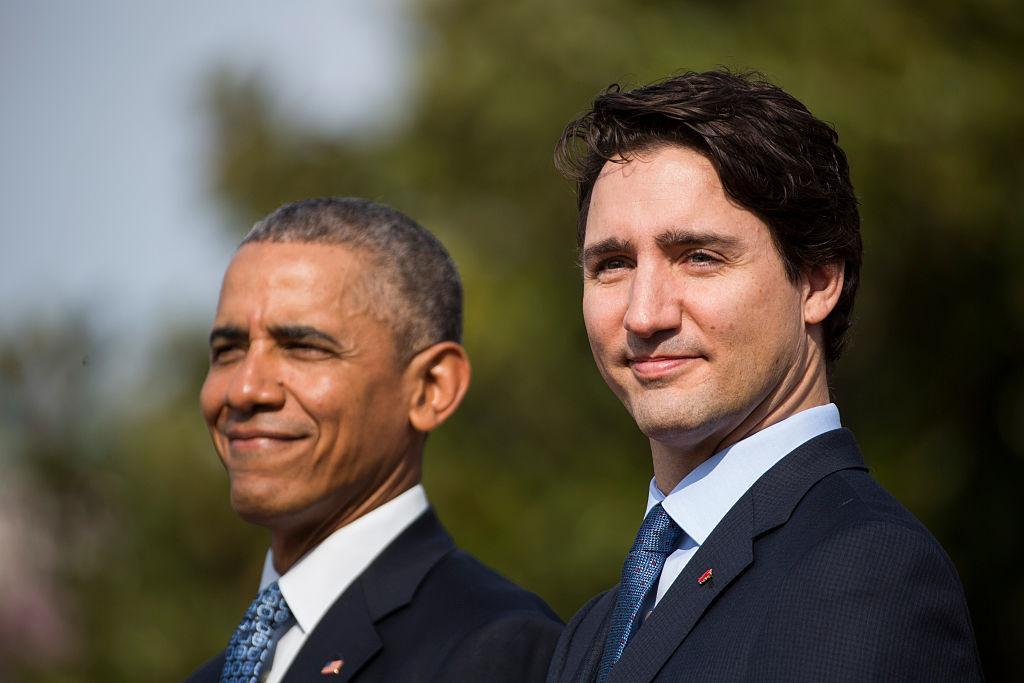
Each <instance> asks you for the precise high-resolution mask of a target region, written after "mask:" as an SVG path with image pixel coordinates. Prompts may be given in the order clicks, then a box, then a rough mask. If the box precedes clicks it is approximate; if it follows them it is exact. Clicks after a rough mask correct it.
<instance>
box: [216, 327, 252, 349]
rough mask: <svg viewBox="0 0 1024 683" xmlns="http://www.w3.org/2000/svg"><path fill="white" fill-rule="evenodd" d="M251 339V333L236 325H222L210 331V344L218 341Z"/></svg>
mask: <svg viewBox="0 0 1024 683" xmlns="http://www.w3.org/2000/svg"><path fill="white" fill-rule="evenodd" d="M248 340H249V333H248V332H246V331H245V330H243V329H242V328H241V327H237V326H235V325H222V326H221V327H215V328H213V329H212V330H211V331H210V346H213V343H214V342H216V341H228V342H244V341H248Z"/></svg>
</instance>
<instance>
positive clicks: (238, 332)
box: [210, 325, 341, 346]
mask: <svg viewBox="0 0 1024 683" xmlns="http://www.w3.org/2000/svg"><path fill="white" fill-rule="evenodd" d="M270 334H271V336H272V337H274V339H275V340H277V341H279V342H281V341H290V342H297V341H309V340H311V339H319V340H320V341H324V342H328V343H330V344H333V345H335V346H341V344H340V343H338V340H337V339H335V338H334V337H333V336H331V335H329V334H327V333H326V332H324V331H323V330H318V329H317V328H315V327H312V326H311V325H274V326H272V327H271V328H270ZM217 341H226V342H247V341H249V333H248V332H247V331H246V330H243V329H242V328H241V327H238V326H237V325H223V326H220V327H215V328H213V330H212V331H211V332H210V345H211V346H212V345H213V344H214V342H217Z"/></svg>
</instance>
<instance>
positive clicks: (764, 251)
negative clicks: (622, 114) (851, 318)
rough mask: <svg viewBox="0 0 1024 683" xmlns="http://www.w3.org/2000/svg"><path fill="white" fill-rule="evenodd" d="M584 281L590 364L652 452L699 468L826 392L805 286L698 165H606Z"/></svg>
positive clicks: (654, 155)
mask: <svg viewBox="0 0 1024 683" xmlns="http://www.w3.org/2000/svg"><path fill="white" fill-rule="evenodd" d="M583 270H584V286H583V317H584V321H585V323H586V327H587V334H588V336H589V338H590V345H591V348H592V350H593V353H594V359H595V360H596V362H597V366H598V369H599V370H600V372H601V374H602V375H603V376H604V379H605V381H606V382H607V383H608V385H609V386H610V387H611V389H612V391H614V392H615V394H616V395H617V396H618V397H619V399H620V400H621V401H622V402H623V404H624V405H625V406H626V409H627V410H628V411H629V412H630V414H631V415H632V416H633V418H634V419H635V420H636V422H637V425H638V426H639V427H640V429H641V431H643V432H644V434H646V435H647V436H648V437H649V438H650V439H651V440H652V446H654V445H656V444H662V445H664V446H667V447H671V448H675V449H683V450H687V449H688V450H691V451H692V450H693V449H695V448H696V449H699V448H701V447H704V448H705V451H706V452H704V453H703V454H702V455H703V457H707V456H709V455H711V454H712V453H713V452H715V451H717V450H720V448H721V447H724V445H728V443H727V442H728V440H729V436H730V435H734V434H735V433H736V431H737V430H739V429H742V428H743V425H750V424H751V423H754V422H756V423H758V424H761V425H762V426H766V423H767V424H770V423H771V422H773V421H777V420H778V419H782V418H783V417H786V416H787V415H785V414H781V413H784V412H785V411H787V410H791V409H792V405H791V404H789V403H787V401H788V398H787V396H786V394H788V393H791V392H793V391H794V390H795V389H796V388H798V387H800V386H801V383H802V382H804V381H805V379H806V375H808V373H811V374H816V375H817V374H819V373H820V378H821V381H822V382H823V377H824V374H823V365H822V364H821V363H818V362H815V359H814V357H813V353H810V352H809V348H808V345H809V343H810V336H809V334H808V329H807V327H806V326H805V322H806V321H805V315H804V314H805V311H806V306H807V294H808V287H807V286H806V283H805V281H804V280H803V279H801V280H798V281H796V282H794V281H791V280H790V279H789V278H788V277H787V275H786V272H785V268H784V265H783V262H782V259H781V258H780V256H779V254H778V252H777V250H776V248H775V246H774V244H773V242H772V237H771V233H770V232H769V229H768V227H767V225H765V223H764V222H763V221H761V219H759V218H758V217H757V216H756V215H755V214H753V213H751V212H750V211H748V210H746V209H744V208H742V207H740V206H738V205H736V204H734V203H732V202H731V201H730V200H729V199H728V197H727V196H726V194H725V192H724V190H723V189H722V185H721V182H720V181H719V178H718V174H717V173H716V172H715V169H714V167H713V166H712V165H711V163H710V162H709V161H708V160H707V159H706V158H705V157H704V156H702V155H701V154H698V153H697V152H694V151H692V150H690V149H687V148H682V147H676V146H669V147H662V148H658V149H655V150H651V151H649V152H647V153H645V154H642V155H640V156H639V157H637V158H633V159H631V160H630V161H628V162H626V163H612V162H609V163H607V164H606V165H605V167H604V169H603V171H602V173H601V176H600V178H599V179H598V180H597V183H596V184H595V185H594V189H593V193H592V195H591V200H590V208H589V213H588V215H587V226H586V239H585V242H584V245H583ZM819 365H821V367H818V366H819ZM815 381H818V380H817V379H816V380H815ZM826 395H827V393H826ZM816 400H817V399H816ZM736 440H738V439H736ZM656 469H657V468H656ZM660 479H661V478H660V477H659V484H660V483H661V481H660Z"/></svg>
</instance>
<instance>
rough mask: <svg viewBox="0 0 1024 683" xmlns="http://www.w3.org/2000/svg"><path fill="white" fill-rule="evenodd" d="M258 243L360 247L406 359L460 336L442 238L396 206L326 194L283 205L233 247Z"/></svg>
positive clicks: (457, 284) (458, 286)
mask: <svg viewBox="0 0 1024 683" xmlns="http://www.w3.org/2000/svg"><path fill="white" fill-rule="evenodd" d="M254 242H256V243H258V242H300V243H308V244H330V245H339V246H345V247H351V248H352V249H357V250H362V251H364V252H365V253H366V254H367V255H368V256H370V257H371V258H372V259H373V261H374V265H375V266H376V267H377V268H379V269H380V271H381V272H380V273H379V274H378V273H374V274H373V275H372V276H371V277H372V279H373V281H374V282H373V283H372V284H382V285H383V292H384V296H385V297H386V298H387V301H386V302H382V303H384V304H385V306H386V308H387V310H388V313H387V314H386V318H387V319H388V322H389V323H390V325H391V328H392V330H393V332H394V335H395V346H396V348H397V350H398V353H399V355H400V356H403V357H404V358H405V359H406V360H407V359H409V358H411V357H412V356H413V355H415V354H416V353H418V352H420V351H422V350H423V349H425V348H427V347H428V346H431V345H433V344H436V343H439V342H442V341H453V342H461V341H462V282H461V281H460V279H459V272H458V270H457V269H456V268H455V262H454V261H452V257H451V256H450V255H449V254H448V251H447V250H446V249H445V248H444V245H442V244H441V242H440V241H439V240H438V239H437V238H436V237H434V236H433V235H432V234H430V232H428V231H427V230H426V229H425V228H423V227H422V226H421V225H420V224H419V223H417V222H416V221H414V220H412V219H411V218H409V217H408V216H406V215H405V214H404V213H402V212H401V211H398V210H396V209H393V208H391V207H389V206H385V205H383V204H378V203H376V202H371V201H370V200H368V199H358V198H353V197H338V198H335V197H324V198H317V199H305V200H303V201H298V202H293V203H291V204H285V205H284V206H282V207H281V208H279V209H277V210H276V211H274V212H273V213H271V214H269V215H268V216H266V217H265V218H264V219H263V220H261V221H259V222H258V223H256V224H255V225H254V226H253V227H252V230H250V231H249V234H247V235H246V236H245V238H244V239H243V240H242V242H241V244H240V245H239V247H241V246H242V245H245V244H249V243H254Z"/></svg>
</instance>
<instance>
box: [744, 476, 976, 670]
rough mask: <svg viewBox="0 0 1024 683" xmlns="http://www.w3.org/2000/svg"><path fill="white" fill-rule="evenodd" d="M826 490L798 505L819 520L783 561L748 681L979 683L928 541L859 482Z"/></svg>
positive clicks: (950, 590)
mask: <svg viewBox="0 0 1024 683" xmlns="http://www.w3.org/2000/svg"><path fill="white" fill-rule="evenodd" d="M827 480H828V481H824V480H823V482H822V486H821V488H820V490H818V491H817V492H812V493H811V494H810V495H809V498H808V500H807V503H808V506H809V507H810V508H811V511H813V512H814V513H815V514H816V515H821V516H820V517H818V518H817V519H815V520H814V521H813V522H809V523H807V524H805V525H800V528H801V529H802V530H803V531H804V532H806V531H808V530H811V529H813V530H814V532H815V533H813V534H812V536H813V538H814V541H813V543H810V544H807V545H804V546H803V547H802V548H801V550H800V551H799V552H796V553H794V555H793V556H791V558H790V561H789V563H788V568H787V569H786V570H785V571H784V572H783V574H782V576H781V577H780V579H779V584H778V589H777V592H776V595H775V598H774V599H773V600H772V607H771V609H770V610H769V614H768V615H767V620H766V621H765V622H764V624H763V628H762V630H761V636H760V637H759V647H758V648H757V649H758V651H757V654H756V656H755V657H753V658H752V661H754V662H757V666H758V667H761V668H760V670H759V671H758V672H757V673H758V675H764V676H766V677H768V678H773V677H776V676H783V677H785V676H786V675H788V674H789V673H796V672H797V671H802V672H803V673H804V674H808V673H812V672H815V673H817V674H821V676H822V677H825V678H827V677H829V676H832V675H835V674H836V673H837V672H840V671H841V672H845V673H846V674H849V675H851V676H858V677H861V676H863V677H865V678H877V677H882V678H892V677H895V678H900V677H903V676H910V677H911V678H915V677H924V678H932V677H934V678H935V679H936V680H940V679H957V680H975V679H977V678H980V676H981V668H980V662H979V659H978V653H977V646H976V644H975V641H974V633H973V628H972V626H971V623H970V616H969V613H968V609H967V603H966V598H965V596H964V592H963V587H962V586H961V584H960V579H959V577H958V575H957V573H956V569H955V568H954V566H953V564H952V562H951V560H950V559H949V557H948V556H947V555H946V553H945V551H944V550H943V549H942V547H941V546H940V545H939V543H938V541H936V540H935V538H934V537H933V536H932V535H931V534H930V533H929V532H928V530H927V529H926V528H925V527H924V525H922V524H921V523H920V522H919V521H917V520H916V519H915V518H914V517H913V515H911V514H910V512H908V511H907V510H906V509H905V508H903V506H902V505H900V504H899V503H898V502H896V501H895V499H893V498H892V496H890V495H889V494H888V493H886V492H885V491H884V489H882V488H881V486H879V485H878V484H877V483H875V482H874V481H873V480H871V479H870V477H868V476H867V474H866V473H845V472H844V473H841V475H838V476H835V475H834V476H832V477H828V478H827ZM826 507H828V508H831V514H823V508H826ZM804 517H805V519H809V518H810V517H809V516H808V515H807V511H806V510H805V512H804ZM812 524H813V525H816V527H814V526H811V525H812ZM794 549H795V548H794ZM794 643H802V644H803V645H802V646H801V647H800V648H794V647H793V644H794ZM815 666H820V667H821V668H820V670H815V669H813V667H815Z"/></svg>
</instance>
